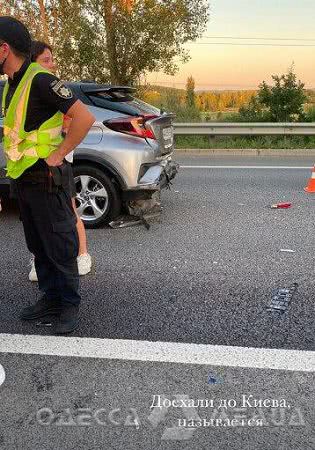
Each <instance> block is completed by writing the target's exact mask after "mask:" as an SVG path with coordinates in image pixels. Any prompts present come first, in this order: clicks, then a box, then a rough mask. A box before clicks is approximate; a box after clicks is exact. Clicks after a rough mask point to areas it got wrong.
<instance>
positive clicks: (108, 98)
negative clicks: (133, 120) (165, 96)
mask: <svg viewBox="0 0 315 450" xmlns="http://www.w3.org/2000/svg"><path fill="white" fill-rule="evenodd" d="M87 95H88V97H89V98H90V99H91V101H92V102H93V103H94V105H95V106H98V107H100V108H105V109H110V110H111V111H117V112H121V113H123V114H128V115H131V116H143V115H145V114H154V115H160V110H159V109H157V108H155V107H154V106H152V105H149V104H148V103H145V102H143V101H142V100H139V99H137V98H134V97H132V96H131V95H130V94H129V93H128V92H123V91H111V92H98V93H95V94H94V93H93V94H87Z"/></svg>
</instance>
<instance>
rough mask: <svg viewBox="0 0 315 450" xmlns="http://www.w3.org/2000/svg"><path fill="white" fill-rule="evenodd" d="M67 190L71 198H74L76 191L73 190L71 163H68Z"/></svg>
mask: <svg viewBox="0 0 315 450" xmlns="http://www.w3.org/2000/svg"><path fill="white" fill-rule="evenodd" d="M69 191H70V195H71V198H74V197H75V196H76V195H77V192H76V190H75V182H74V176H73V170H72V164H71V163H69Z"/></svg>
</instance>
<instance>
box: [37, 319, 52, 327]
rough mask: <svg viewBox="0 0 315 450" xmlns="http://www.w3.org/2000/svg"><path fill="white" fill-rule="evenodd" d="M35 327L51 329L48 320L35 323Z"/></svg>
mask: <svg viewBox="0 0 315 450" xmlns="http://www.w3.org/2000/svg"><path fill="white" fill-rule="evenodd" d="M36 326H37V327H51V326H52V323H51V322H49V321H48V320H41V321H40V322H36Z"/></svg>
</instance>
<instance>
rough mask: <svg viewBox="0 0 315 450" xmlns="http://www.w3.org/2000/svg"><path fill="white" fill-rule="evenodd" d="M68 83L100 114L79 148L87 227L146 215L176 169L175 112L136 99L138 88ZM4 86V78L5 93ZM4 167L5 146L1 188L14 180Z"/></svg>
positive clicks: (77, 172) (78, 177)
mask: <svg viewBox="0 0 315 450" xmlns="http://www.w3.org/2000/svg"><path fill="white" fill-rule="evenodd" d="M67 84H68V86H69V87H71V89H72V90H73V91H74V92H75V93H76V95H77V96H78V98H79V99H80V100H81V101H82V102H83V103H85V104H86V105H88V107H89V109H90V110H91V112H92V113H93V114H94V116H95V118H96V121H95V123H94V125H93V127H92V128H91V130H90V132H89V133H88V134H87V136H86V138H85V139H84V141H83V142H82V143H81V144H80V145H79V146H78V147H77V148H76V150H75V152H74V162H73V171H74V176H75V185H76V193H77V195H76V204H77V208H78V212H79V214H80V216H81V218H82V220H83V221H84V223H85V226H86V227H88V228H94V227H97V226H100V225H102V224H104V223H109V222H111V221H112V220H113V219H116V218H117V217H119V216H121V215H122V214H126V213H128V214H129V215H132V216H143V215H145V213H146V212H149V211H150V210H151V209H152V208H154V205H157V204H159V194H160V191H161V189H163V188H165V187H167V186H168V185H169V184H170V182H171V180H172V179H173V178H174V177H175V175H176V173H177V169H178V165H177V164H176V163H175V162H173V161H172V153H173V150H174V140H173V124H172V122H173V115H172V114H166V113H161V111H160V110H158V109H157V108H155V107H153V106H151V105H148V104H146V103H144V102H142V101H140V100H138V99H136V98H134V97H133V95H132V94H133V93H134V89H133V88H129V87H120V86H110V85H100V84H95V83H90V82H74V83H67ZM3 85H4V82H3V81H0V94H1V92H2V90H3ZM0 97H1V95H0ZM0 126H1V121H0ZM4 167H5V158H4V155H3V149H2V147H1V146H0V188H1V187H2V188H4V187H6V186H8V183H9V180H8V179H7V178H6V176H5V170H4Z"/></svg>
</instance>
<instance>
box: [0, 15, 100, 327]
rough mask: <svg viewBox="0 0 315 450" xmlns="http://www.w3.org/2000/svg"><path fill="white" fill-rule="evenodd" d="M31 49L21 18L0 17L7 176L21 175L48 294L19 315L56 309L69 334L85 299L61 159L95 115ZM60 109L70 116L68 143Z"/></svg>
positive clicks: (28, 232) (30, 235)
mask: <svg viewBox="0 0 315 450" xmlns="http://www.w3.org/2000/svg"><path fill="white" fill-rule="evenodd" d="M30 46H31V38H30V35H29V32H28V30H27V29H26V27H25V26H24V25H23V24H22V23H21V22H19V21H18V20H16V19H14V18H12V17H0V73H4V74H6V75H8V86H7V91H6V95H5V94H4V105H3V106H4V108H3V109H4V111H3V113H4V117H5V119H4V137H5V140H4V149H5V152H6V155H7V158H8V175H9V176H11V177H12V178H15V180H16V181H15V182H16V188H17V197H18V201H19V206H20V216H21V220H22V222H23V227H24V233H25V238H26V243H27V246H28V248H29V250H30V252H32V253H33V254H34V256H35V267H36V272H37V275H38V282H39V289H40V290H41V291H42V292H43V293H44V295H43V297H42V298H41V299H40V300H39V301H38V302H37V303H35V305H33V306H29V307H27V308H25V309H24V310H23V311H22V314H21V318H22V319H24V320H32V319H38V318H41V317H45V316H47V315H50V314H57V315H59V317H60V318H59V321H58V322H57V324H56V328H55V332H56V333H58V334H64V333H69V332H72V331H73V330H74V329H75V328H76V327H77V326H78V323H79V322H78V311H79V304H80V300H81V298H80V294H79V275H78V267H77V260H76V258H77V255H78V235H77V231H76V227H75V222H76V219H75V213H74V211H73V208H72V204H71V196H70V192H69V190H68V182H67V177H68V176H69V173H68V170H67V163H66V162H65V161H64V157H65V156H66V155H67V154H68V153H69V152H71V151H72V150H74V148H75V147H76V146H77V145H78V144H79V143H80V142H81V141H82V140H83V138H84V137H85V135H86V134H87V132H88V130H89V129H90V127H91V126H92V124H93V122H94V120H95V119H94V117H93V115H92V114H91V113H90V112H89V111H88V109H87V108H86V107H85V106H84V105H83V104H82V103H81V102H80V101H79V100H78V99H77V98H76V97H75V95H74V94H73V93H72V92H71V90H70V89H69V88H67V87H66V86H65V85H64V84H63V83H62V82H61V81H60V80H59V79H58V78H57V77H55V76H54V75H52V74H50V73H43V72H42V71H41V69H40V66H37V65H35V64H32V65H31V63H30V59H29V54H30ZM27 82H30V83H31V85H30V90H29V97H28V98H27V97H25V96H24V97H23V95H24V93H25V92H26V87H25V86H26V85H27ZM23 89H24V91H23ZM22 93H23V95H22ZM25 105H26V106H25ZM25 107H26V115H25V116H23V115H22V114H21V111H23V110H24V108H25ZM61 113H63V114H65V113H66V114H67V115H68V116H69V117H71V119H72V121H71V125H70V128H69V131H68V133H67V136H66V138H65V139H64V140H62V139H61V126H60V127H59V124H61V122H62V120H60V119H61V117H62V116H61ZM19 114H20V116H19ZM12 117H14V120H13V122H14V123H13V125H12ZM56 124H57V125H58V126H56ZM21 136H22V137H21ZM23 136H24V138H23ZM47 136H48V137H47Z"/></svg>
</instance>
